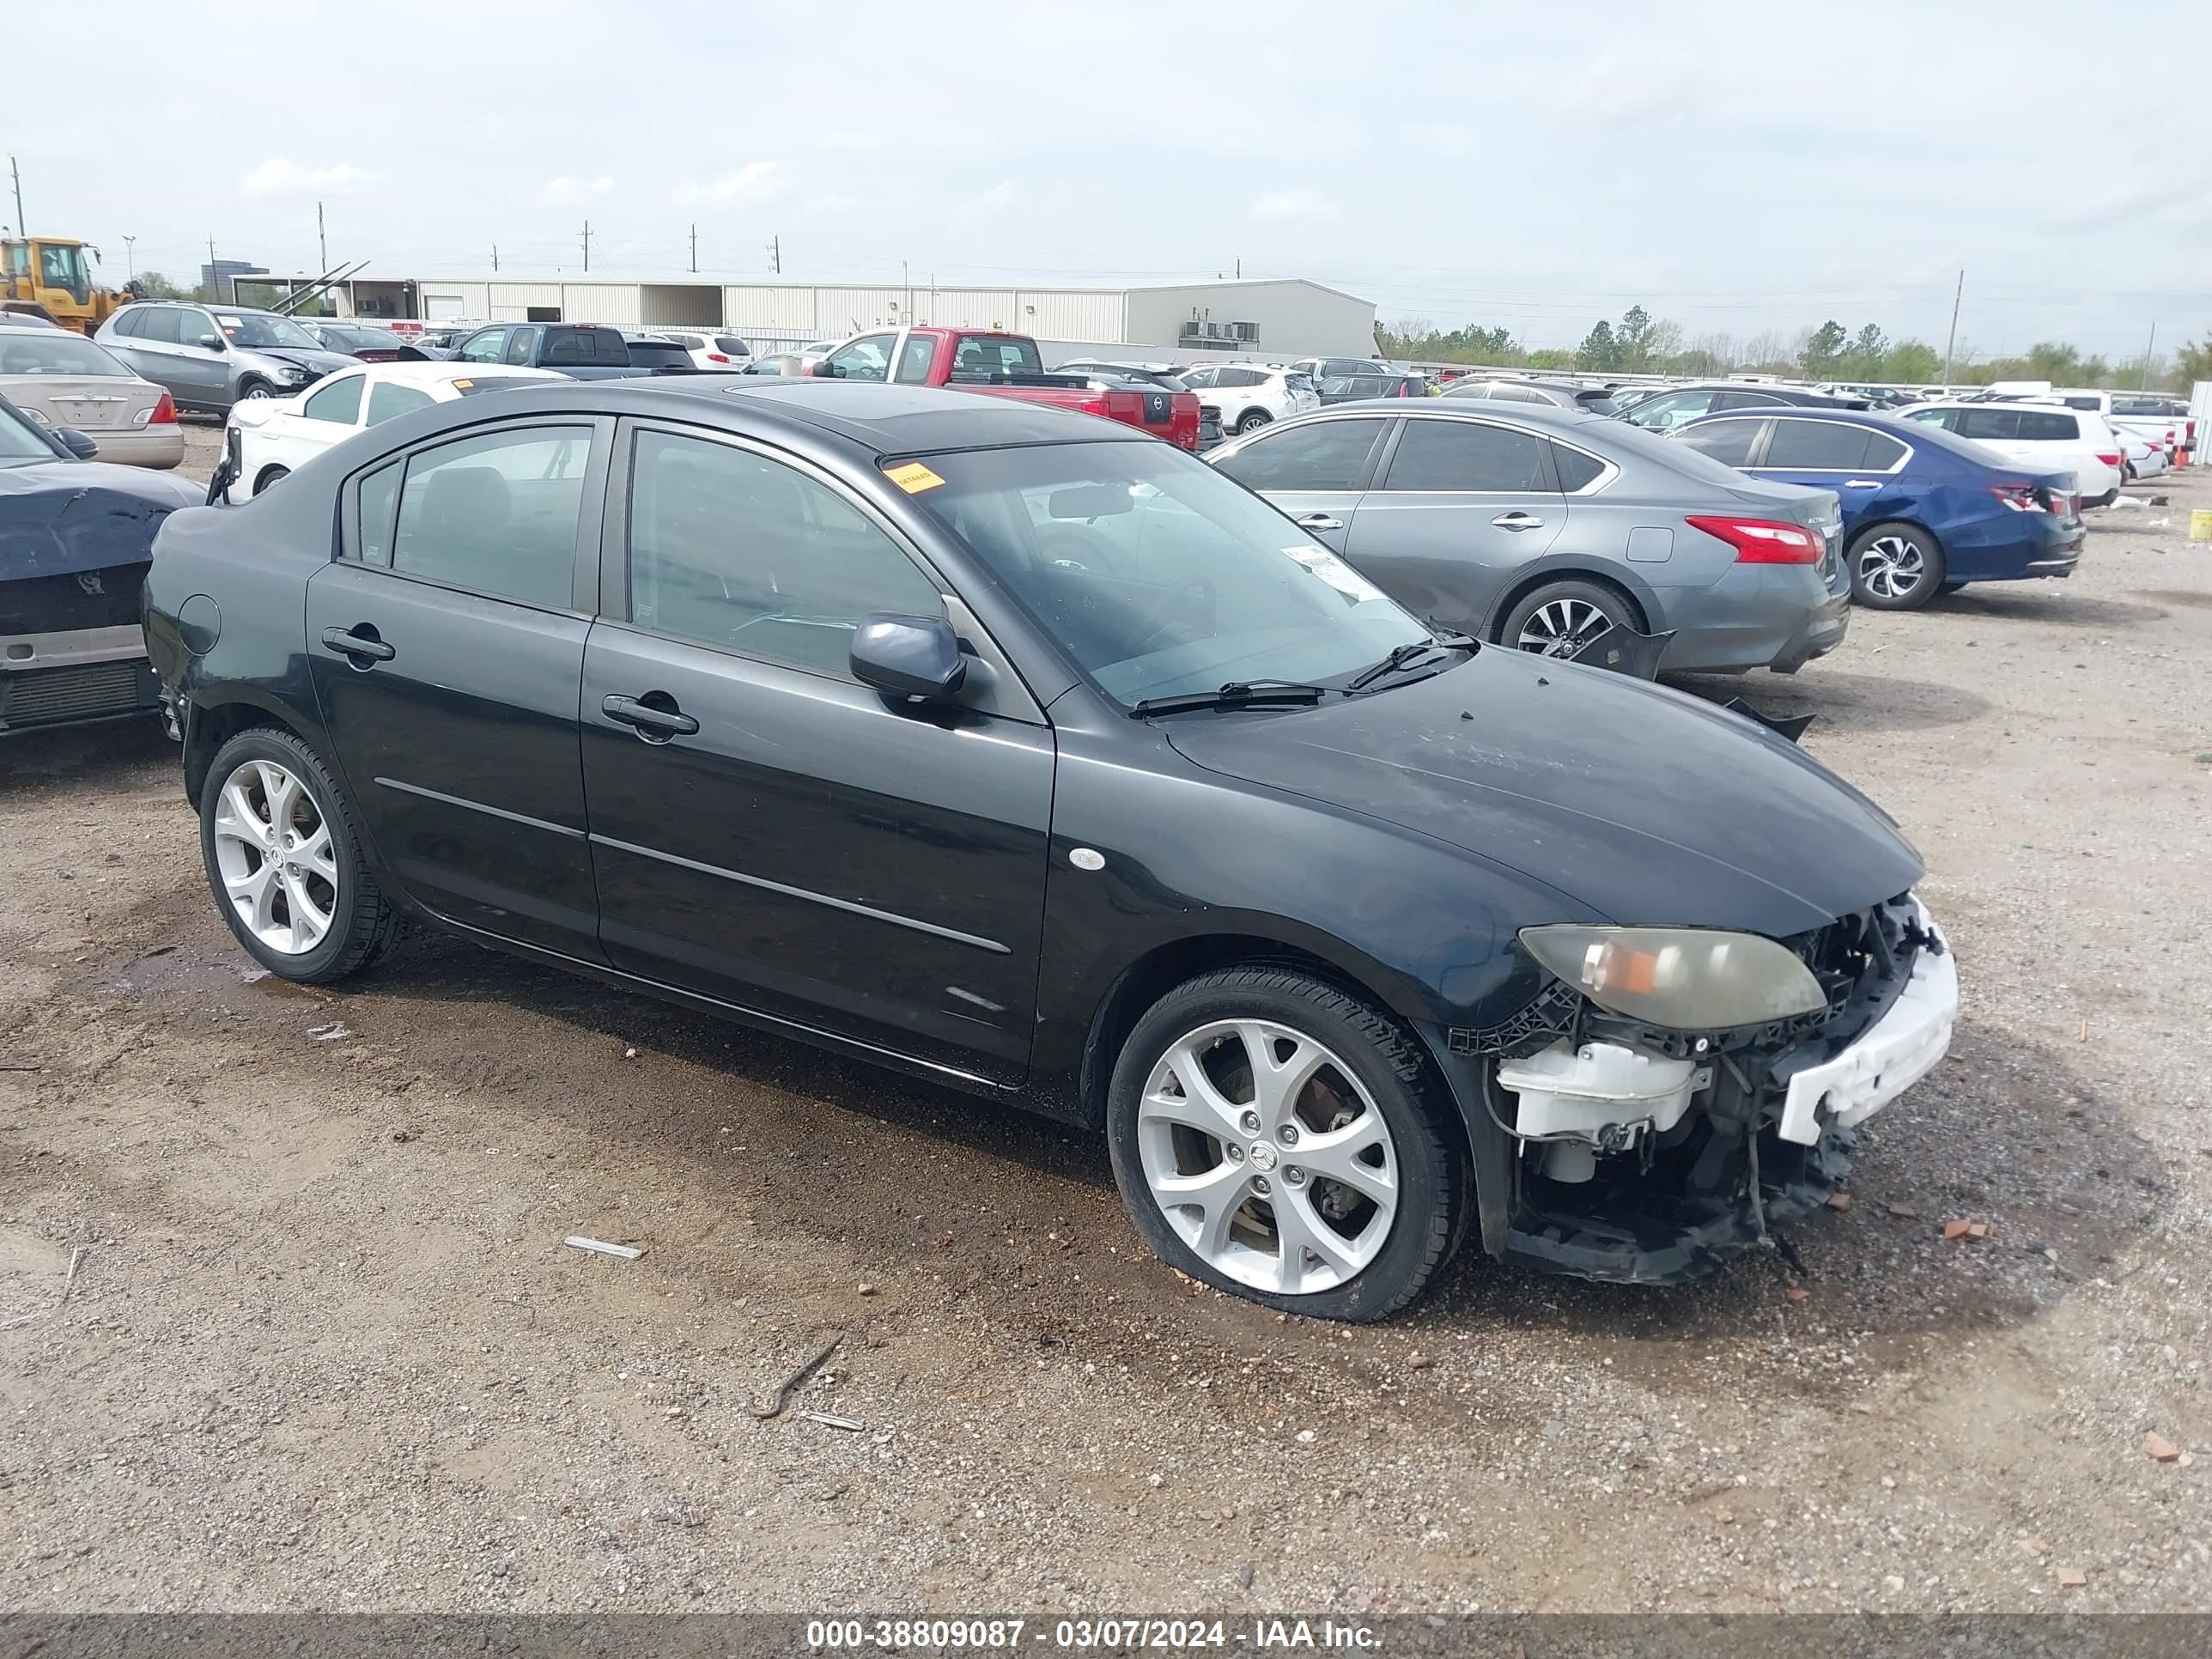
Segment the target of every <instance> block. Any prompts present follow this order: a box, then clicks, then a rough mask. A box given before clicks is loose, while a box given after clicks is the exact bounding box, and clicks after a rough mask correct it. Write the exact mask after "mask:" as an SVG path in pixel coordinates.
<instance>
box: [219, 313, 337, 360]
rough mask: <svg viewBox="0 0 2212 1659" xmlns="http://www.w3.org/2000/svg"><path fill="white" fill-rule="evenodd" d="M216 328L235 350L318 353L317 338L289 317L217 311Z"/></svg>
mask: <svg viewBox="0 0 2212 1659" xmlns="http://www.w3.org/2000/svg"><path fill="white" fill-rule="evenodd" d="M215 322H216V327H217V328H220V329H221V330H222V337H223V338H225V339H226V340H228V341H229V342H230V343H231V344H233V345H234V346H293V347H295V348H301V349H306V350H308V351H316V350H319V349H321V348H319V346H317V345H316V344H315V337H314V336H313V335H312V334H310V333H308V332H307V330H306V329H304V328H301V326H300V325H299V324H297V323H295V322H294V321H293V320H292V319H290V318H289V317H277V316H273V315H271V314H270V313H268V312H265V311H218V312H216V313H215Z"/></svg>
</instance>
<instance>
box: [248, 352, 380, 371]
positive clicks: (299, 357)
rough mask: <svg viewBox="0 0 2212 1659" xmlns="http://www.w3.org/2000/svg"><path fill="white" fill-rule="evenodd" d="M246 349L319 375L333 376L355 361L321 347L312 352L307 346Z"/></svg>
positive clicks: (349, 366)
mask: <svg viewBox="0 0 2212 1659" xmlns="http://www.w3.org/2000/svg"><path fill="white" fill-rule="evenodd" d="M244 349H246V350H247V351H250V352H252V354H253V355H254V356H257V357H273V358H275V359H276V361H277V362H280V363H297V364H298V365H299V366H300V367H301V368H307V369H313V371H314V372H315V373H316V374H332V373H334V372H336V371H337V370H338V369H341V368H352V367H353V365H354V359H352V358H351V357H349V356H346V355H345V354H344V353H343V352H342V351H325V350H323V349H321V348H320V347H317V348H315V349H313V350H310V349H308V348H307V347H306V346H247V347H245V348H244Z"/></svg>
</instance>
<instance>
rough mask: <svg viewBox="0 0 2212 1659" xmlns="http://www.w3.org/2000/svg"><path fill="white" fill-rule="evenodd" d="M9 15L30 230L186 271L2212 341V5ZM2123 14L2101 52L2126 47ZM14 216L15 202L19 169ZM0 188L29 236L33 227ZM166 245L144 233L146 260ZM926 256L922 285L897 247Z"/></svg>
mask: <svg viewBox="0 0 2212 1659" xmlns="http://www.w3.org/2000/svg"><path fill="white" fill-rule="evenodd" d="M374 15H375V18H376V21H374V23H366V22H340V21H328V20H326V21H302V22H301V23H300V24H298V25H297V26H295V27H293V28H292V29H290V30H289V31H288V29H287V28H286V27H285V26H284V25H283V23H282V22H281V21H278V20H276V18H275V17H273V16H272V15H255V16H252V17H248V16H246V15H243V14H238V13H235V12H230V11H222V10H217V9H203V8H199V7H191V8H179V9H175V10H173V11H171V10H166V9H165V10H162V11H160V12H149V11H148V10H145V9H135V10H125V11H122V12H113V13H111V14H109V15H106V16H104V17H103V18H102V19H101V21H100V23H99V25H98V26H97V27H96V28H94V29H93V30H92V31H91V32H90V34H89V35H88V31H87V27H86V24H85V21H84V20H83V18H82V16H81V15H76V13H74V12H71V11H70V9H66V8H52V7H46V8H27V9H18V10H17V11H16V13H15V15H11V17H10V18H9V22H8V25H7V39H8V40H9V56H10V57H11V58H15V60H16V62H17V63H18V64H29V63H35V62H38V61H40V57H41V55H42V54H46V55H50V57H51V60H52V62H53V63H55V64H65V65H66V66H67V70H68V72H66V73H54V74H51V75H24V74H21V73H18V74H15V75H11V76H9V88H8V94H7V96H6V97H5V98H4V99H0V149H4V150H5V151H6V152H7V153H8V154H9V155H13V156H15V159H16V161H17V162H18V163H19V165H20V167H21V174H22V191H23V197H24V204H25V214H26V216H27V219H28V221H29V226H30V228H31V229H32V230H33V231H34V232H45V233H50V234H67V235H76V236H82V237H83V238H84V239H85V240H88V241H91V242H93V243H94V244H96V245H97V246H99V247H100V249H101V251H102V253H103V255H104V263H103V264H102V265H101V267H100V271H101V275H102V276H103V277H104V278H108V279H112V280H116V281H118V282H119V280H120V279H121V277H122V276H123V274H124V271H125V264H126V262H127V263H129V264H131V265H133V266H135V267H136V268H137V269H138V270H146V269H149V268H151V269H155V270H161V271H163V272H165V273H167V274H168V275H170V276H174V277H182V278H184V279H185V280H190V279H191V275H192V273H193V272H195V271H196V270H197V267H198V266H199V265H200V264H202V263H203V262H204V259H205V258H206V255H207V250H208V244H209V241H210V238H212V239H213V241H214V244H215V246H216V252H218V253H220V254H222V256H223V257H225V258H246V259H250V260H252V261H253V262H254V263H256V264H265V265H268V266H270V267H272V268H273V269H276V270H318V269H320V268H321V263H320V260H319V245H318V242H317V235H316V218H315V215H316V206H317V204H318V203H320V204H322V207H323V210H324V214H325V222H326V226H327V231H326V234H327V238H328V244H327V245H328V248H329V255H330V259H331V263H333V264H335V263H337V262H339V261H341V260H352V259H359V258H366V259H368V260H369V261H370V262H371V263H370V265H369V267H368V270H367V271H366V272H365V273H364V275H369V276H374V275H379V274H383V275H388V276H410V275H416V274H427V273H432V272H436V273H453V272H464V271H473V270H483V269H487V268H489V264H490V263H491V256H492V250H493V248H494V247H495V246H496V247H497V249H498V251H499V257H500V264H501V268H502V270H509V271H513V272H516V273H527V272H533V271H549V272H550V271H552V270H565V271H574V270H578V269H580V264H581V234H582V227H583V225H584V222H586V220H587V219H588V220H589V221H590V223H591V226H592V268H593V270H595V271H604V272H609V273H619V274H624V275H629V274H641V275H644V274H661V273H667V272H675V271H681V270H685V269H687V268H689V267H690V265H691V263H692V253H691V245H690V238H691V234H692V227H693V226H694V225H696V228H697V238H698V244H697V256H696V259H697V269H698V270H700V272H701V273H702V275H704V274H708V273H712V274H714V275H715V276H722V277H724V278H725V279H726V280H732V281H736V280H744V279H760V278H766V277H768V276H769V274H770V273H769V242H770V240H771V239H772V238H774V239H777V240H780V242H781V253H782V269H783V271H784V274H785V275H786V276H787V277H790V278H795V279H800V280H805V279H815V280H828V281H840V280H842V281H866V280H885V281H902V280H907V279H908V277H909V276H910V278H911V280H913V281H915V282H917V283H919V282H922V281H925V280H928V279H929V278H930V277H931V276H934V277H935V278H936V279H937V280H938V281H939V282H940V283H947V284H950V283H979V284H997V283H1016V282H1022V281H1030V282H1038V283H1079V282H1081V281H1083V280H1085V278H1092V279H1103V280H1108V281H1112V282H1115V283H1119V282H1122V281H1150V280H1166V279H1171V278H1177V277H1188V276H1212V275H1215V274H1217V273H1218V274H1230V273H1233V272H1235V271H1237V270H1240V269H1241V270H1242V271H1243V274H1244V275H1246V276H1307V277H1311V278H1313V279H1314V280H1316V281H1318V282H1323V283H1328V284H1330V285H1331V286H1334V287H1338V288H1342V289H1346V290H1348V291H1350V292H1352V293H1354V294H1357V295H1361V296H1362V297H1364V298H1369V299H1372V300H1374V301H1376V305H1377V307H1378V308H1379V311H1380V313H1381V315H1382V317H1383V319H1384V320H1385V321H1395V320H1397V319H1408V318H1419V319H1426V320H1428V321H1430V322H1431V323H1434V324H1436V325H1438V326H1440V327H1444V328H1451V327H1456V326H1459V325H1462V324H1468V323H1474V324H1480V325H1484V326H1498V325H1503V326H1505V327H1508V328H1510V329H1511V330H1512V331H1513V333H1514V335H1515V336H1516V338H1518V339H1519V340H1520V341H1521V342H1522V343H1523V344H1526V345H1529V346H1546V345H1562V344H1565V345H1571V344H1572V343H1575V342H1576V341H1577V340H1579V339H1580V338H1581V337H1582V336H1583V333H1584V332H1585V331H1587V330H1588V329H1589V325H1591V323H1592V322H1594V321H1595V319H1598V318H1599V317H1601V316H1613V317H1617V316H1618V315H1619V314H1620V312H1621V311H1623V310H1625V309H1626V307H1629V306H1630V305H1632V304H1636V303H1641V304H1643V305H1644V307H1646V308H1647V309H1648V310H1649V311H1650V312H1651V313H1654V314H1655V315H1657V316H1660V317H1663V318H1667V319H1672V320H1673V321H1674V322H1675V323H1677V324H1679V325H1680V327H1681V329H1682V331H1683V333H1684V335H1685V337H1686V339H1687V340H1688V341H1690V342H1692V343H1694V342H1696V341H1697V340H1698V338H1699V337H1700V336H1703V335H1707V334H1711V333H1727V334H1730V335H1733V336H1735V337H1736V338H1737V339H1738V340H1739V341H1743V342H1747V341H1749V340H1751V339H1752V338H1753V337H1758V336H1759V335H1762V334H1766V333H1774V332H1778V333H1782V334H1784V335H1794V334H1795V333H1796V332H1798V331H1802V330H1803V329H1805V328H1808V327H1810V326H1812V325H1815V324H1817V323H1819V322H1821V321H1823V320H1825V319H1829V318H1833V319H1836V320H1838V321H1839V322H1841V323H1843V324H1844V325H1845V326H1846V327H1847V328H1849V329H1850V330H1852V331H1857V329H1858V327H1859V326H1860V325H1863V324H1865V323H1869V322H1871V323H1874V324H1875V325H1879V326H1880V327H1881V328H1882V329H1883V330H1884V331H1886V332H1887V333H1888V334H1889V335H1891V336H1892V337H1905V336H1912V337H1918V338H1921V339H1924V340H1927V341H1929V342H1930V343H1933V344H1934V345H1935V346H1936V348H1937V349H1939V350H1940V349H1942V345H1943V343H1944V339H1945V335H1946V331H1947V329H1948V325H1949V319H1950V314H1951V307H1952V300H1953V295H1954V284H1956V283H1957V282H1958V279H1959V276H1960V272H1961V271H1962V270H1963V271H1964V273H1965V289H1964V300H1963V303H1962V305H1961V307H1960V319H1959V325H1958V334H1959V338H1960V343H1961V346H1962V349H1971V351H1972V353H1974V354H1977V355H1978V356H2002V355H2007V354H2009V353H2015V352H2019V351H2021V350H2024V349H2026V348H2027V346H2028V345H2029V344H2030V343H2032V342H2033V341H2036V340H2041V339H2051V338H2056V339H2063V340H2070V341H2072V342H2073V343H2075V344H2077V345H2079V346H2080V347H2081V349H2083V350H2085V351H2087V352H2093V353H2099V354H2102V355H2104V356H2108V357H2111V358H2112V359H2114V360H2115V361H2118V360H2120V359H2123V358H2125V357H2131V356H2138V355H2140V354H2141V352H2142V349H2143V348H2144V344H2145V341H2146V339H2147V337H2148V336H2149V334H2150V332H2151V331H2152V329H2153V328H2154V327H2155V330H2156V333H2157V338H2158V341H2159V343H2160V347H2161V348H2163V347H2165V346H2166V345H2170V344H2172V343H2176V342H2178V341H2180V340H2182V339H2185V338H2188V339H2202V338H2204V337H2207V336H2208V335H2212V259H2208V254H2212V142H2208V140H2212V100H2207V98H2206V97H2205V95H2204V94H2205V92H2206V88H2207V87H2208V85H2212V6H2208V5H2206V4H2203V3H2202V0H2136V3H2133V4H2130V5H2129V6H2127V7H2125V8H2121V9H2115V8H2099V7H2090V6H2087V5H2083V4H2081V3H2079V0H2063V3H2062V0H2003V3H1996V0H1911V3H1891V0H1851V3H1849V4H1844V3H1838V0H1764V3H1736V0H1671V3H1669V0H1632V3H1621V0H1576V3H1574V4H1571V5H1561V4H1549V3H1547V4H1539V3H1526V0H1515V3H1492V0H1457V3H1450V0H1442V3H1431V0H1399V3H1396V4H1394V5H1390V6H1383V7H1376V8H1375V9H1372V10H1370V9H1366V8H1364V7H1358V6H1352V5H1347V4H1345V3H1342V0H1335V3H1306V0H1263V3H1252V0H1238V3H1214V0H1175V3H1162V0H1113V3H1094V0H1061V3H1057V4H1054V3H1037V0H1029V3H1002V0H933V3H930V4H927V5H923V4H916V3H914V0H902V3H900V4H896V5H889V4H878V3H876V0H817V3H783V0H751V3H743V0H734V3H733V0H716V3H711V4H709V3H696V4H693V3H681V0H669V3H651V0H627V3H624V4H623V5H621V6H619V7H617V6H614V5H611V4H605V3H602V4H575V3H568V0H531V3H528V4H519V3H471V0H446V3H442V4H436V5H428V4H418V3H416V0H380V3H379V4H378V5H377V6H376V7H375V8H374ZM2098 27H2101V29H2102V31H2103V32H2102V33H2101V34H2100V33H2093V29H2095V28H2098ZM0 189H4V184H0ZM14 219H15V206H14V203H13V201H12V198H10V197H8V196H6V195H4V194H0V222H13V221H14ZM126 236H128V237H131V238H134V239H135V240H133V241H131V242H129V243H127V244H126V242H125V237H126ZM902 261H903V262H904V267H905V269H904V271H903V273H902Z"/></svg>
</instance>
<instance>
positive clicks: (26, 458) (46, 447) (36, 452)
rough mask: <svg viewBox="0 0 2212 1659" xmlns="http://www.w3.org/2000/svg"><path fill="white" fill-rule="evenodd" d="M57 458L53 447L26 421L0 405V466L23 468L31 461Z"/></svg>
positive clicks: (13, 411) (3, 405) (5, 406)
mask: <svg viewBox="0 0 2212 1659" xmlns="http://www.w3.org/2000/svg"><path fill="white" fill-rule="evenodd" d="M56 459H59V458H58V456H56V455H55V453H54V447H53V446H52V444H50V443H48V442H47V441H46V439H45V438H43V437H42V436H40V434H39V430H38V428H36V427H34V426H33V425H32V424H31V423H30V422H28V421H27V420H25V419H24V418H23V417H22V416H21V415H18V414H17V413H16V412H15V410H12V409H10V408H9V407H8V406H7V405H5V404H0V466H23V465H27V464H29V463H30V462H33V461H51V460H56Z"/></svg>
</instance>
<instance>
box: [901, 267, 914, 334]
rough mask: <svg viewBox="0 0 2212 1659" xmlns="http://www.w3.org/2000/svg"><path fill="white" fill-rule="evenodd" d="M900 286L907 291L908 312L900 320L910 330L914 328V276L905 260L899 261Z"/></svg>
mask: <svg viewBox="0 0 2212 1659" xmlns="http://www.w3.org/2000/svg"><path fill="white" fill-rule="evenodd" d="M899 286H900V287H901V288H902V289H905V290H906V310H905V311H904V312H903V313H902V314H901V315H900V318H899V320H900V321H901V322H902V323H904V324H905V325H907V326H908V328H912V327H913V326H914V276H913V275H912V273H911V272H909V271H908V270H907V263H906V261H905V260H903V259H902V260H900V261H899Z"/></svg>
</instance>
